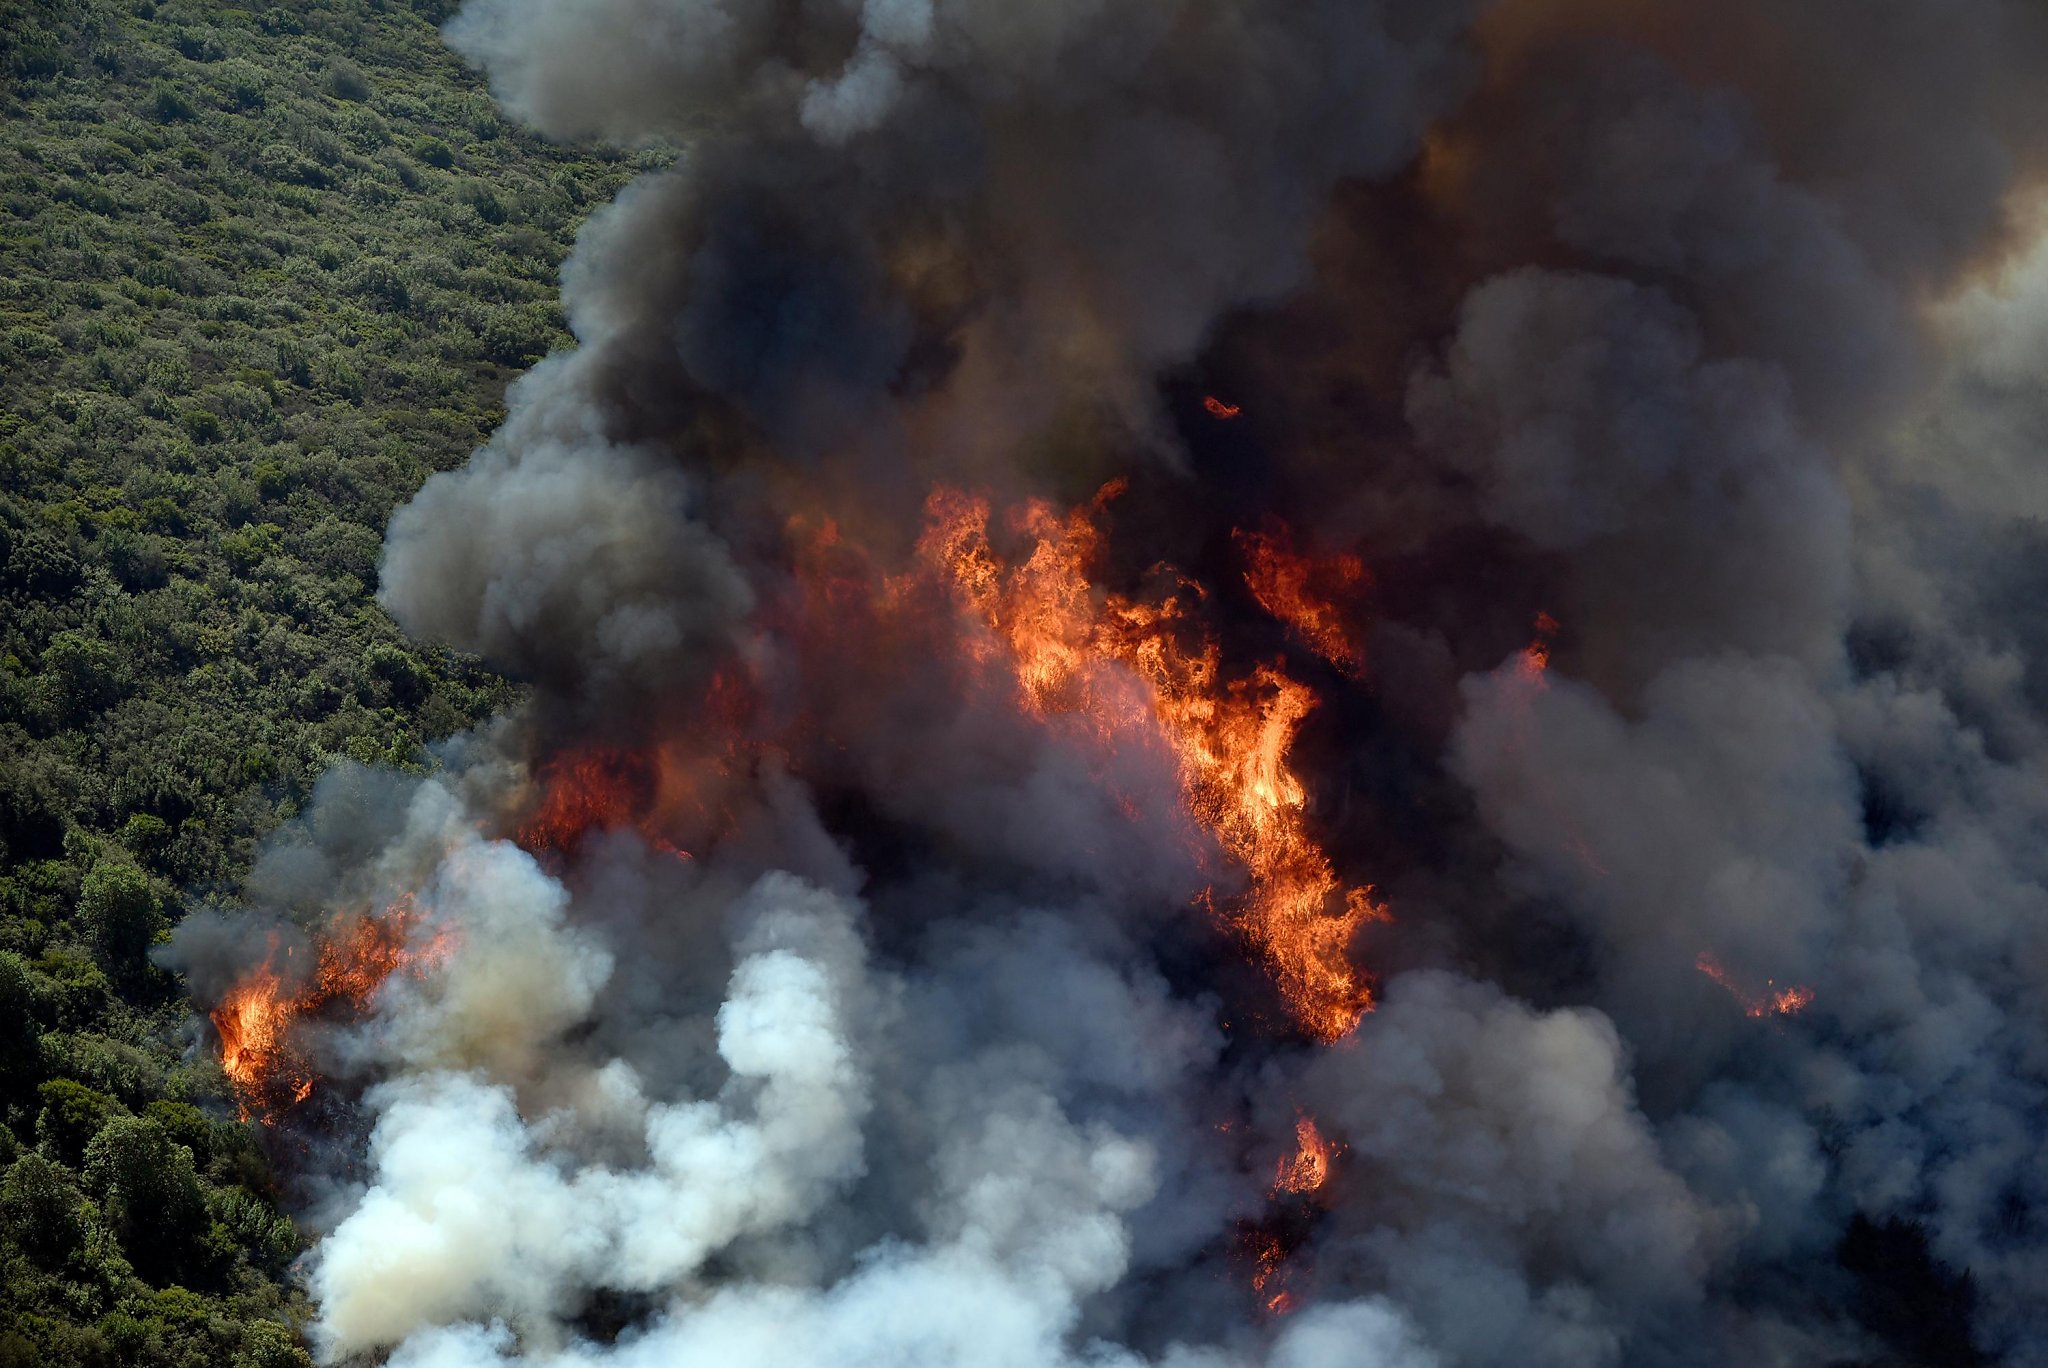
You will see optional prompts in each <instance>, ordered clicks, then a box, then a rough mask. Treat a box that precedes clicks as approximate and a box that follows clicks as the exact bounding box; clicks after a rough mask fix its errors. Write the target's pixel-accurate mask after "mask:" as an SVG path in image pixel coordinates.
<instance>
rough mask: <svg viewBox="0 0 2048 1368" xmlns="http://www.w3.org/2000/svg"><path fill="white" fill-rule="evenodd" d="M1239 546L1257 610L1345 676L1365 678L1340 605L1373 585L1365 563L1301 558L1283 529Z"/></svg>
mask: <svg viewBox="0 0 2048 1368" xmlns="http://www.w3.org/2000/svg"><path fill="white" fill-rule="evenodd" d="M1236 541H1237V545H1238V549H1239V550H1240V551H1241V552H1242V553H1243V555H1244V559H1245V572H1244V581H1245V585H1246V587H1247V588H1249V589H1250V590H1251V591H1252V597H1253V598H1254V599H1256V600H1258V604H1259V607H1261V608H1263V609H1265V610H1266V611H1267V612H1268V613H1270V614H1272V615H1273V616H1274V617H1275V618H1277V619H1279V620H1280V621H1281V622H1284V623H1286V624H1287V625H1288V626H1289V627H1292V628H1293V629H1294V631H1295V632H1296V634H1297V635H1299V636H1300V637H1301V639H1302V640H1303V641H1304V642H1306V643H1307V644H1308V647H1309V649H1310V650H1312V651H1314V652H1315V653H1316V654H1317V655H1319V656H1321V657H1322V658H1323V659H1325V660H1327V661H1329V662H1330V663H1331V664H1332V665H1335V666H1336V667H1337V668H1338V669H1339V670H1342V671H1343V672H1344V673H1345V674H1347V675H1351V676H1354V677H1356V676H1357V675H1359V674H1361V673H1363V671H1364V664H1365V653H1364V651H1363V650H1362V649H1361V648H1360V647H1359V646H1358V645H1357V644H1356V643H1355V642H1353V641H1352V639H1351V631H1350V628H1349V626H1348V624H1347V623H1346V622H1345V620H1344V618H1345V614H1344V610H1343V608H1342V606H1341V603H1342V601H1343V600H1346V599H1355V598H1356V597H1357V596H1358V594H1359V593H1360V592H1361V591H1362V590H1363V589H1365V587H1366V586H1367V585H1368V584H1369V583H1370V580H1369V577H1368V576H1367V575H1366V571H1365V562H1364V561H1362V560H1360V559H1359V558H1358V557H1357V556H1331V557H1327V558H1322V559H1318V558H1315V557H1311V556H1303V555H1298V554H1296V552H1295V550H1294V547H1293V545H1292V544H1291V542H1290V540H1289V538H1288V536H1287V533H1286V529H1284V528H1282V529H1280V530H1278V531H1274V532H1239V533H1237V534H1236Z"/></svg>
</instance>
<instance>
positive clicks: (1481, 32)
mask: <svg viewBox="0 0 2048 1368" xmlns="http://www.w3.org/2000/svg"><path fill="white" fill-rule="evenodd" d="M445 33H446V37H447V40H448V41H449V43H450V44H451V45H452V46H453V47H454V48H455V49H456V50H457V51H458V52H460V53H461V54H462V55H463V56H465V57H466V58H467V59H469V60H470V61H472V62H473V63H475V64H476V65H477V66H478V67H480V68H481V69H482V70H483V72H484V73H485V74H486V75H487V76H488V78H489V80H490V82H491V86H492V89H493V91H494V92H495V94H496V95H497V97H498V99H499V100H500V101H501V102H502V103H503V105H504V106H505V108H506V109H507V110H508V111H510V112H511V113H512V114H513V115H514V116H516V117H518V118H520V119H523V120H525V121H527V122H529V123H530V124H531V125H532V126H534V127H535V128H537V129H539V130H540V131H541V132H543V133H545V134H547V135H550V136H553V137H560V138H598V139H603V140H606V141H609V142H613V143H616V144H620V145H625V146H637V147H656V148H666V149H670V150H671V151H672V153H673V163H672V165H670V166H669V167H668V169H666V170H663V171H659V172H655V173H650V174H648V175H646V176H645V177H644V178H643V179H642V180H641V181H639V182H638V183H636V184H634V185H632V186H629V187H628V188H627V189H626V190H625V191H624V192H623V193H622V194H621V195H620V196H619V197H618V199H617V200H616V202H614V203H613V204H611V205H609V206H607V207H606V208H604V209H602V210H600V211H599V212H598V213H596V214H595V215H593V217H592V218H591V220H590V222H589V223H588V225H587V226H586V228H585V229H584V231H583V234H582V237H581V239H580V240H579V244H578V246H577V249H576V252H575V254H574V256H573V257H572V259H571V260H570V261H569V262H568V264H567V265H566V266H565V268H564V272H563V298H564V304H565V308H566V311H567V314H568V317H569V320H570V323H571V326H572V329H573V331H574V332H575V335H576V338H577V346H576V347H575V348H574V349H573V350H571V351H568V352H565V353H562V354H558V355H556V356H554V357H551V358H549V359H548V360H546V361H545V362H543V363H541V364H540V365H539V366H537V367H536V368H535V369H534V370H533V371H532V372H531V373H529V374H528V375H527V376H525V377H524V378H522V379H521V380H520V381H519V382H518V383H517V384H516V385H515V386H514V387H513V389H512V392H511V395H510V414H509V416H508V419H507V421H506V422H505V424H504V425H503V427H502V428H501V429H500V430H499V431H498V432H497V434H496V435H495V436H494V437H493V438H492V439H491V440H490V442H489V443H488V444H487V445H486V446H485V447H484V448H483V449H482V450H481V451H480V452H478V453H477V455H476V456H475V457H474V459H473V460H472V461H471V462H470V463H469V465H468V466H467V467H465V468H464V469H462V470H460V471H455V472H450V473H444V474H440V475H436V476H435V477H433V478H432V479H431V480H429V481H428V483H427V484H426V486H425V487H424V488H423V489H422V490H421V491H420V493H419V495H418V496H417V497H416V498H415V499H414V500H413V501H412V502H411V503H410V504H408V505H407V506H405V507H404V508H402V509H400V510H399V511H398V513H397V514H396V515H395V516H394V517H393V519H392V521H391V524H390V529H389V534H388V539H387V544H386V552H385V559H384V565H383V571H382V576H381V583H382V586H383V587H382V589H381V594H382V599H383V603H384V605H385V606H386V607H387V608H388V609H389V610H390V611H391V613H392V614H393V615H394V616H395V617H396V618H397V619H398V621H399V622H400V623H401V624H402V625H403V626H404V627H406V628H407V629H408V630H409V631H411V632H413V633H415V634H416V635H418V636H420V637H422V638H424V639H428V640H433V641H438V642H445V643H449V644H452V645H454V646H456V647H459V648H461V649H463V650H467V651H473V652H477V653H479V654H481V655H483V656H484V657H486V658H487V659H488V660H489V661H490V662H492V663H493V664H495V665H496V666H498V667H500V668H503V669H505V670H506V671H508V672H510V673H512V674H513V675H515V676H516V677H518V678H520V679H522V680H524V681H527V682H528V683H530V684H531V685H532V689H531V692H530V695H529V697H528V700H527V702H526V703H525V704H523V705H522V707H521V708H520V709H519V710H518V711H517V713H515V714H514V715H512V716H510V717H508V718H506V719H502V720H501V721H500V723H499V724H496V725H494V726H493V727H491V728H488V729H486V730H484V731H483V732H480V733H478V734H476V735H474V736H471V737H467V738H462V739H460V740H459V741H457V742H456V743H453V744H451V745H450V746H449V747H448V748H447V749H446V750H445V752H444V753H443V754H442V756H441V757H440V761H441V763H440V766H439V768H438V769H437V771H436V772H435V773H434V774H433V775H431V776H429V777H425V778H421V777H407V776H395V775H377V774H372V773H369V772H366V771H360V770H353V769H349V770H343V771H337V773H336V774H335V775H332V776H330V778H329V780H328V781H327V783H326V784H325V785H323V788H322V791H321V793H320V795H319V796H318V798H317V800H316V802H315V804H314V805H313V807H312V809H311V811H310V813H309V815H308V816H307V817H306V818H305V819H304V820H303V821H301V822H300V823H298V824H297V825H296V826H295V827H294V828H293V829H291V830H290V831H287V832H285V833H282V834H281V835H280V836H279V837H278V838H277V840H276V842H275V843H274V846H273V848H272V849H271V850H270V852H269V853H268V854H267V855H266V856H265V857H264V859H263V861H262V862H261V863H260V865H259V867H258V869H257V872H256V875H255V877H254V878H253V880H252V882H251V885H250V888H249V890H248V894H249V897H248V901H249V902H250V904H251V905H252V906H253V907H254V908H255V909H257V910H256V911H255V912H254V913H253V914H252V916H253V917H254V918H255V919H254V920H250V921H242V922H229V921H223V920H220V919H214V918H207V919H201V920H195V921H194V922H193V923H191V924H190V925H189V926H188V927H187V929H186V930H185V931H184V932H183V933H182V935H181V938H180V942H179V944H178V946H177V947H176V948H175V950H174V954H175V955H176V956H177V957H178V958H179V962H180V963H181V964H182V965H184V966H185V967H186V968H187V970H188V972H189V973H190V974H191V977H192V982H193V984H194V987H195V991H197V992H198V993H199V994H200V996H201V997H202V999H203V1000H209V1001H214V1002H220V1003H222V1004H223V1006H222V1007H220V1008H218V1009H216V1010H215V1012H214V1022H215V1025H216V1029H217V1030H218V1032H219V1033H220V1034H221V1036H222V1038H223V1044H224V1046H234V1047H236V1049H237V1050H238V1053H235V1054H234V1055H233V1056H232V1066H231V1068H230V1072H231V1073H235V1072H236V1068H239V1069H240V1070H241V1073H239V1074H237V1075H236V1076H237V1081H238V1084H239V1085H240V1086H242V1087H243V1088H244V1095H245V1096H246V1097H248V1098H251V1099H253V1101H252V1106H254V1107H256V1108H257V1109H258V1110H261V1111H263V1112H264V1113H265V1114H266V1115H267V1116H268V1118H269V1119H271V1120H272V1121H273V1122H274V1123H275V1124H277V1125H278V1126H280V1127H281V1128H283V1129H286V1130H291V1129H293V1128H297V1129H298V1130H299V1131H301V1132H304V1133H307V1134H311V1135H317V1136H319V1137H320V1143H319V1144H318V1145H315V1146H313V1147H312V1148H311V1149H310V1150H309V1151H308V1152H310V1153H313V1154H316V1155H322V1156H335V1157H336V1161H335V1163H334V1164H332V1165H328V1166H326V1167H324V1168H323V1166H322V1165H321V1164H312V1165H310V1166H308V1170H307V1171H305V1172H302V1173H300V1174H299V1175H298V1176H297V1178H296V1179H295V1181H296V1182H297V1183H298V1185H299V1189H300V1191H301V1192H302V1194H303V1195H304V1197H305V1200H306V1202H307V1206H308V1211H309V1216H308V1219H309V1220H310V1221H312V1222H313V1223H314V1224H315V1225H316V1227H317V1228H318V1230H319V1231H320V1235H319V1238H318V1241H317V1243H316V1244H315V1245H314V1247H313V1249H312V1251H311V1253H310V1254H309V1255H308V1257H307V1260H306V1263H305V1266H304V1267H305V1278H306V1282H307V1286H308V1289H309V1291H310V1292H311V1294H312V1296H313V1299H314V1304H315V1306H316V1308H317V1309H316V1319H315V1321H314V1326H313V1333H314V1337H315V1340H316V1342H317V1346H318V1348H319V1350H320V1352H321V1353H322V1355H324V1357H325V1359H326V1361H328V1362H336V1363H339V1362H343V1361H349V1360H352V1359H355V1358H357V1357H359V1356H364V1357H376V1356H388V1357H387V1358H386V1360H385V1361H388V1362H390V1363H391V1364H393V1365H398V1366H401V1368H456V1366H457V1365H460V1366H461V1368H475V1366H477V1365H514V1364H516V1365H530V1366H531V1368H571V1366H572V1365H573V1366H575V1368H635V1366H636V1365H654V1364H673V1363H697V1362H706V1363H712V1362H716V1363H761V1364H771V1363H772V1364H787V1365H809V1364H815V1365H819V1368H838V1366H839V1365H845V1364H849V1363H865V1362H878V1363H882V1362H886V1363H931V1364H941V1363H943V1364H949V1365H951V1364H971V1365H988V1366H989V1368H997V1366H998V1365H1000V1366H1002V1368H1010V1366H1011V1365H1016V1366H1018V1368H1022V1366H1023V1365H1031V1366H1032V1368H1042V1366H1044V1365H1073V1368H1081V1365H1088V1368H1110V1366H1112V1365H1113V1366H1114V1368H1138V1365H1148V1366H1149V1368H1253V1366H1254V1365H1263V1366H1264V1368H1340V1365H1342V1366H1344V1368H1355V1366H1358V1365H1365V1366H1366V1368H1468V1366H1470V1368H1478V1366H1480V1365H1493V1364H1505V1363H1516V1364H1526V1365H1558V1366H1559V1368H1564V1366H1565V1365H1571V1366H1572V1368H1585V1366H1586V1365H1620V1364H1660V1365H1695V1364H1697V1365H1707V1364H1723V1363H1731V1362H1740V1363H1758V1364H1785V1365H1803V1364H1843V1365H1847V1364H1868V1365H1879V1364H1910V1363H1926V1364H1934V1363H1942V1364H1955V1363H1965V1362H1971V1361H1982V1362H1993V1361H1995V1362H2001V1363H2008V1364H2012V1365H2048V1309H2044V1302H2043V1299H2042V1297H2041V1289H2042V1288H2044V1287H2048V1155H2044V1153H2043V1148H2042V1147H2043V1140H2042V1137H2043V1136H2044V1135H2048V1125H2044V1123H2048V986H2044V985H2048V891H2044V890H2048V842H2043V841H2042V840H2041V833H2042V831H2043V830H2044V829H2048V725H2044V723H2048V635H2044V631H2043V628H2042V625H2041V623H2042V618H2041V614H2040V611H2039V605H2040V603H2041V601H2042V593H2041V591H2042V589H2043V588H2044V586H2048V537H2044V535H2043V532H2042V529H2041V521H2040V520H2041V518H2042V516H2043V515H2044V513H2048V468H2044V467H2043V465H2042V463H2041V460H2040V457H2039V452H2040V446H2041V440H2042V438H2043V436H2044V434H2048V408H2044V405H2043V402H2042V400H2041V397H2040V392H2039V391H2040V387H2039V385H2038V383H2037V376H2038V374H2039V372H2040V371H2041V368H2042V366H2043V365H2044V363H2048V233H2044V232H2043V231H2042V229H2043V223H2042V220H2041V216H2040V212H2039V194H2038V191H2039V183H2040V177H2041V172H2042V170H2043V161H2044V159H2043V153H2044V150H2048V149H2044V146H2043V143H2044V137H2043V132H2042V130H2044V129H2048V97H2044V92H2048V83H2044V80H2043V77H2044V76H2048V24H2044V22H2043V20H2042V18H2041V16H2040V15H2039V14H2038V13H2037V12H2036V10H2035V9H2034V7H2033V6H2031V5H2029V4H2025V3H2019V2H2018V0H2011V2H2009V3H1998V2H1997V0H1992V2H1990V3H1985V4H1981V5H1977V6H1973V7H1971V8H1970V9H1969V10H1968V11H1967V12H1966V13H1965V12H1962V11H1959V10H1957V8H1956V7H1955V6H1953V5H1948V4H1941V3H1936V0H1889V2H1888V3H1885V4H1882V5H1875V6H1873V5H1869V4H1862V3H1850V0H1796V2H1795V3H1778V2H1777V0H1773V3H1763V0H1737V3H1732V4H1726V5H1719V6H1713V7H1695V8H1693V9H1686V8H1685V7H1668V6H1664V7H1644V6H1640V5H1634V4H1621V3H1610V2H1609V0H1501V3H1495V4H1490V5H1481V4H1478V3H1476V0H1475V2H1474V3H1441V2H1440V0H1300V2H1299V3H1293V4H1253V3H1239V2H1238V0H1140V2H1139V3H1127V4H1122V5H1102V4H1096V3H1089V2H1088V0H1052V2H1050V3H1042V4H1030V5H1016V4H999V3H992V2H991V0H865V2H864V3H858V4H856V3H852V2H851V0H813V2H811V3H804V4H791V3H781V2H780V0H661V2H659V3H657V0H593V3H589V4H584V5H579V6H563V5H557V4H548V3H541V2H540V0H468V2H467V3H466V4H465V5H464V6H463V7H462V9H461V10H460V11H459V12H458V13H457V14H456V16H455V17H454V18H453V19H452V20H451V21H450V22H449V24H448V25H447V27H446V30H445ZM1112 477H1122V478H1121V480H1119V481H1118V482H1116V483H1109V481H1110V480H1111V478H1112ZM1098 491H1099V492H1098ZM1296 547H1298V548H1299V550H1298V551H1296V550H1292V549H1288V548H1296ZM1276 548H1277V549H1276ZM1260 556H1264V557H1265V558H1266V559H1264V560H1260V559H1258V557H1260ZM362 918H368V921H367V922H362V921H361V920H360V919H362ZM360 925H368V926H371V927H373V928H383V929H382V930H378V931H376V933H375V934H374V935H371V936H370V937H369V940H368V941H366V942H364V943H365V944H368V945H370V946H371V948H372V949H374V950H376V951H377V953H376V954H375V955H371V954H369V952H368V951H363V952H344V951H341V950H336V949H334V948H333V947H335V946H337V945H343V946H345V945H347V944H350V943H352V942H348V941H347V940H346V938H345V932H348V929H349V928H355V927H359V926H360ZM237 926H240V927H244V928H249V927H254V928H257V929H258V930H259V931H260V930H262V929H265V928H267V929H269V935H268V936H267V937H266V936H264V935H260V934H254V935H252V934H247V933H245V934H242V935H240V936H239V937H238V936H236V935H234V934H232V932H233V930H234V928H235V927H237ZM363 934H367V933H363ZM258 942H261V944H258ZM315 946H319V947H326V948H324V949H321V950H319V951H318V953H319V954H320V955H322V956H324V958H321V959H319V960H318V964H319V966H321V967H319V968H318V969H317V971H316V970H315V969H314V968H311V967H309V966H311V965H313V963H314V959H313V957H314V956H315V954H316V950H315V949H314V947H315ZM351 955H353V956H354V957H353V958H351ZM259 960H260V964H259ZM371 961H374V963H375V965H376V969H377V972H376V973H375V974H373V975H370V976H368V977H367V978H364V977H362V976H360V975H358V976H355V977H352V976H351V971H352V970H353V968H354V967H355V966H357V965H359V964H363V963H369V962H371ZM335 965H339V966H340V968H338V969H337V968H334V967H333V966H335ZM293 966H297V967H296V968H293ZM264 975H268V976H269V977H268V978H265V977H264ZM272 980H275V981H276V982H277V983H278V984H281V985H282V986H281V987H278V988H275V989H273V990H266V991H267V992H270V993H271V996H268V997H264V998H263V999H262V1000H261V1003H260V1004H259V1005H262V1004H270V1005H269V1006H266V1007H264V1010H266V1011H276V1012H285V1013H287V1015H286V1016H284V1017H280V1018H278V1019H279V1020H284V1021H286V1024H287V1025H289V1026H290V1027H291V1032H292V1033H291V1034H289V1035H288V1039H289V1041H290V1044H289V1049H288V1050H287V1049H286V1047H285V1046H282V1045H278V1046H272V1045H270V1044H269V1042H270V1040H271V1037H270V1036H267V1035H264V1036H258V1035H256V1034H253V1033H252V1030H251V1023H256V1024H264V1023H268V1022H270V1021H271V1020H272V1018H271V1017H265V1016H252V1015H251V1014H250V1013H251V1011H252V1009H251V1008H249V1007H248V1006H247V1002H248V998H247V985H248V984H249V983H251V982H259V983H268V982H271V981H272ZM230 985H240V986H237V987H235V988H234V992H236V993H241V994H242V995H243V996H241V997H234V996H232V995H231V994H230ZM294 993H296V994H298V995H299V996H298V997H296V998H292V997H291V995H292V994H294ZM279 994H282V996H278V995H279ZM279 1003H286V1004H287V1005H286V1006H283V1007H280V1006H278V1005H277V1004H279ZM238 1004H239V1005H238ZM291 1004H296V1005H291ZM1368 1006H1370V1009H1371V1010H1367V1008H1368ZM237 1013H239V1015H238V1014H237ZM302 1026H303V1029H302V1028H301V1027H302ZM237 1033H239V1034H237ZM231 1037H232V1038H231ZM252 1042H253V1043H252ZM259 1045H260V1046H262V1047H263V1049H262V1050H258V1049H257V1048H256V1047H257V1046H259ZM224 1062H231V1061H230V1057H229V1056H227V1055H224ZM244 1074H246V1075H249V1076H248V1077H246V1078H245V1077H243V1076H242V1075H244ZM315 1079H317V1080H318V1081H317V1083H316V1082H314V1081H313V1080H315ZM302 1081H303V1082H304V1085H305V1087H306V1088H309V1089H312V1090H313V1091H312V1092H311V1098H312V1100H310V1101H308V1100H307V1093H306V1092H304V1091H295V1090H297V1089H298V1088H299V1086H300V1083H301V1082H302ZM287 1085H289V1086H287ZM341 1156H358V1157H359V1164H358V1165H357V1166H355V1167H347V1166H345V1165H344V1164H343V1163H342V1161H341ZM345 1172H346V1173H348V1174H352V1175H353V1176H343V1174H344V1173H345ZM1873 1251H1875V1252H1873Z"/></svg>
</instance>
